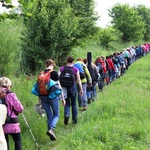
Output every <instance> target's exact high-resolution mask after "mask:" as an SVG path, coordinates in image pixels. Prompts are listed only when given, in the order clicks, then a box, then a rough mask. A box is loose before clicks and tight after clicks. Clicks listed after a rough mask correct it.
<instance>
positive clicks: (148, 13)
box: [134, 5, 150, 41]
mask: <svg viewBox="0 0 150 150" xmlns="http://www.w3.org/2000/svg"><path fill="white" fill-rule="evenodd" d="M134 9H135V10H137V11H138V13H139V15H140V16H141V17H142V20H143V22H145V29H146V32H145V34H144V40H145V41H149V40H150V34H149V33H150V9H149V8H146V7H145V6H144V5H138V6H137V7H134Z"/></svg>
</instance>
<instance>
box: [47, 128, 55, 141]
mask: <svg viewBox="0 0 150 150" xmlns="http://www.w3.org/2000/svg"><path fill="white" fill-rule="evenodd" d="M47 135H48V136H50V139H51V140H52V141H56V136H55V134H54V131H53V129H50V130H49V131H47Z"/></svg>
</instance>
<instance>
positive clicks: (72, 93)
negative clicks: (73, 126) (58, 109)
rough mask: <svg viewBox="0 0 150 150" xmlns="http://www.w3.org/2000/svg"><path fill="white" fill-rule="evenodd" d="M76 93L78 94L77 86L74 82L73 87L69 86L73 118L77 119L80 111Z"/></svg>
mask: <svg viewBox="0 0 150 150" xmlns="http://www.w3.org/2000/svg"><path fill="white" fill-rule="evenodd" d="M76 95H77V86H76V84H74V85H73V86H72V87H71V88H69V97H70V98H71V107H72V120H73V121H74V120H76V119H77V115H78V111H77V105H76Z"/></svg>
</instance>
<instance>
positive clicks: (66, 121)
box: [64, 117, 69, 125]
mask: <svg viewBox="0 0 150 150" xmlns="http://www.w3.org/2000/svg"><path fill="white" fill-rule="evenodd" d="M68 121H69V117H64V124H65V125H68Z"/></svg>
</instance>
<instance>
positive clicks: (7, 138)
mask: <svg viewBox="0 0 150 150" xmlns="http://www.w3.org/2000/svg"><path fill="white" fill-rule="evenodd" d="M5 139H6V142H7V150H9V137H8V134H5Z"/></svg>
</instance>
